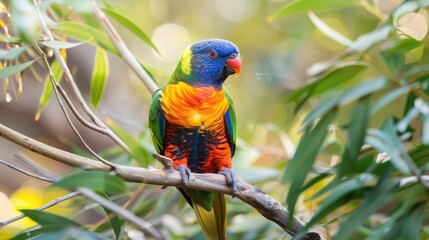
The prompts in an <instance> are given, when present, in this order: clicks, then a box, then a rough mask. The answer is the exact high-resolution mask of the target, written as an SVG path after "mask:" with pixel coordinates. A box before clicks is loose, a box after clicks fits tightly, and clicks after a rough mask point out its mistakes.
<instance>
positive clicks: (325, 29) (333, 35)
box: [308, 11, 353, 47]
mask: <svg viewBox="0 0 429 240" xmlns="http://www.w3.org/2000/svg"><path fill="white" fill-rule="evenodd" d="M308 16H309V17H310V20H311V21H312V22H313V24H314V25H315V26H316V27H317V29H319V30H320V31H321V32H322V33H323V34H325V35H326V36H327V37H329V38H330V39H332V40H334V41H336V42H338V43H341V44H342V45H344V46H347V47H351V46H352V44H353V41H352V40H350V39H348V38H347V37H345V36H344V35H342V34H341V33H339V32H338V31H336V30H335V29H333V28H331V27H330V26H328V25H327V24H326V23H325V22H323V21H322V20H321V19H320V18H319V17H318V16H317V15H316V14H315V13H314V12H312V11H310V12H308Z"/></svg>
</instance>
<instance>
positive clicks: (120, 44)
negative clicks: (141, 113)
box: [92, 0, 159, 94]
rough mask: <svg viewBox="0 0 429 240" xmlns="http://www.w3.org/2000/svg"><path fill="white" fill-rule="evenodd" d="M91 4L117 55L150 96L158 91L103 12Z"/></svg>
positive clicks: (95, 4) (95, 3)
mask: <svg viewBox="0 0 429 240" xmlns="http://www.w3.org/2000/svg"><path fill="white" fill-rule="evenodd" d="M92 3H93V13H94V15H95V17H96V18H97V19H98V21H99V22H100V24H101V26H102V27H103V29H104V30H105V31H106V33H107V35H108V36H109V38H110V40H111V41H112V43H113V45H115V47H116V49H117V50H118V52H119V54H120V55H121V57H122V59H123V60H124V61H125V62H126V63H127V64H128V65H129V66H130V68H131V69H132V70H133V71H134V72H135V73H136V74H137V76H138V78H139V79H140V80H141V81H142V82H143V84H144V85H145V86H146V88H147V89H148V90H149V91H150V92H151V93H152V94H154V93H155V92H156V90H158V89H159V87H158V86H157V85H156V84H155V82H154V80H153V79H152V77H151V76H150V75H149V74H148V73H147V72H146V71H145V70H144V68H142V67H141V66H140V64H139V62H138V61H137V60H136V58H135V57H134V55H133V54H132V53H131V51H130V50H129V49H128V47H127V46H126V45H125V43H124V40H123V39H122V38H121V36H120V35H119V34H118V32H117V31H116V29H115V28H114V27H113V25H112V23H111V22H110V20H109V19H108V18H107V17H106V15H105V14H104V13H103V11H101V10H100V8H98V6H97V2H96V1H95V0H93V1H92Z"/></svg>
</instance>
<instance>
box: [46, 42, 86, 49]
mask: <svg viewBox="0 0 429 240" xmlns="http://www.w3.org/2000/svg"><path fill="white" fill-rule="evenodd" d="M39 43H40V44H42V45H45V46H46V47H49V48H58V49H67V48H74V47H77V46H79V45H81V44H82V43H83V42H77V43H71V42H62V41H56V40H53V41H42V42H39Z"/></svg>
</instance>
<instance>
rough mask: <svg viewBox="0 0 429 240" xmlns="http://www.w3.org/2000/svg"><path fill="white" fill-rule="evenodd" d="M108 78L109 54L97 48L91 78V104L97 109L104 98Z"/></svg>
mask: <svg viewBox="0 0 429 240" xmlns="http://www.w3.org/2000/svg"><path fill="white" fill-rule="evenodd" d="M108 76H109V58H108V57H107V52H106V51H105V50H103V49H101V48H97V50H96V51H95V58H94V69H93V70H92V78H91V102H92V105H93V106H94V107H95V108H97V107H98V104H99V103H100V101H101V99H102V98H103V95H104V91H105V89H106V85H107V78H108Z"/></svg>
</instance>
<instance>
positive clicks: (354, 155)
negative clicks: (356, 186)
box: [338, 97, 369, 175]
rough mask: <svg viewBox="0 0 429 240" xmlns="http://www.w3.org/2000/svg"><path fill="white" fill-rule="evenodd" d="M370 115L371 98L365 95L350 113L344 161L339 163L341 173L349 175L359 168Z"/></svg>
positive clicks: (339, 172)
mask: <svg viewBox="0 0 429 240" xmlns="http://www.w3.org/2000/svg"><path fill="white" fill-rule="evenodd" d="M368 116H369V98H368V97H364V98H363V99H360V100H359V101H358V102H357V103H356V104H355V106H354V107H353V111H352V113H351V115H350V122H349V124H348V131H347V141H346V147H345V150H344V152H343V155H342V161H341V163H340V164H339V165H338V174H339V175H347V174H349V173H352V172H354V171H356V170H357V168H356V165H357V160H358V156H359V154H360V150H361V147H362V145H363V143H364V139H365V133H366V128H367V127H368Z"/></svg>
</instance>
